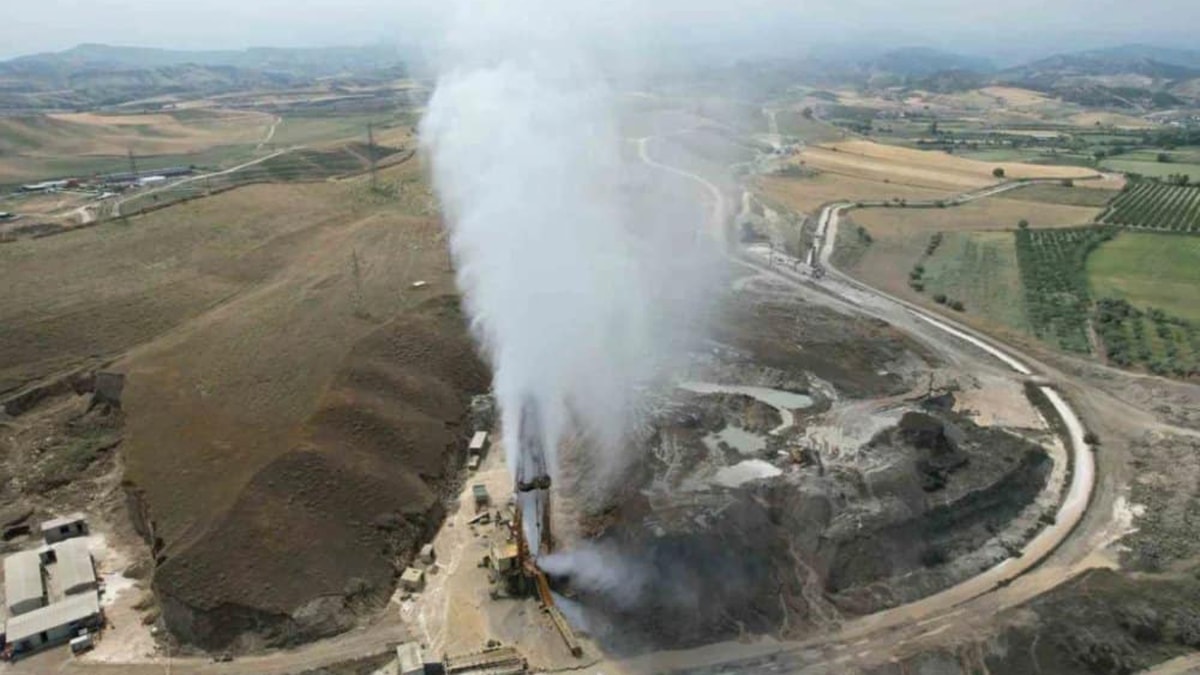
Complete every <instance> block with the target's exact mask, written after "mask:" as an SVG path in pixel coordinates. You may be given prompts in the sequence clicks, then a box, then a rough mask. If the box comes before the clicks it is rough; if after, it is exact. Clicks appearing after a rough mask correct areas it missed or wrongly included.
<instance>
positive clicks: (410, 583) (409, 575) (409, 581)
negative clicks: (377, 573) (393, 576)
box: [400, 567, 425, 592]
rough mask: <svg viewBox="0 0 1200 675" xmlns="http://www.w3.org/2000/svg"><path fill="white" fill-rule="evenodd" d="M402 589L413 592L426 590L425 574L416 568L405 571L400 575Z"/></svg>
mask: <svg viewBox="0 0 1200 675" xmlns="http://www.w3.org/2000/svg"><path fill="white" fill-rule="evenodd" d="M400 587H401V588H403V589H404V590H406V591H413V592H415V591H419V590H421V589H422V588H425V573H424V572H422V571H421V570H419V569H417V568H415V567H409V568H407V569H405V570H404V574H401V575H400Z"/></svg>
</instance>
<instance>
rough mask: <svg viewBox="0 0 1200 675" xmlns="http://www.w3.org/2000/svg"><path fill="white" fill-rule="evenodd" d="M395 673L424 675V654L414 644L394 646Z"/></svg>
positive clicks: (418, 645)
mask: <svg viewBox="0 0 1200 675" xmlns="http://www.w3.org/2000/svg"><path fill="white" fill-rule="evenodd" d="M396 672H397V673H398V674H399V675H424V674H425V654H424V653H422V651H421V645H420V644H418V643H416V642H404V643H401V644H398V645H396Z"/></svg>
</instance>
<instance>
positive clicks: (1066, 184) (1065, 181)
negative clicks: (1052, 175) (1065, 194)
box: [1062, 178, 1075, 188]
mask: <svg viewBox="0 0 1200 675" xmlns="http://www.w3.org/2000/svg"><path fill="white" fill-rule="evenodd" d="M1062 186H1063V187H1069V188H1073V187H1075V181H1073V180H1071V179H1070V178H1064V179H1062Z"/></svg>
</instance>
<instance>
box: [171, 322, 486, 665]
mask: <svg viewBox="0 0 1200 675" xmlns="http://www.w3.org/2000/svg"><path fill="white" fill-rule="evenodd" d="M488 377H489V376H488V372H487V370H486V368H485V367H484V366H483V364H482V363H481V362H480V361H479V360H478V358H477V357H476V356H475V351H474V346H473V344H472V343H471V341H470V339H469V338H468V336H467V334H466V330H465V327H464V324H463V319H462V317H461V315H460V314H459V312H458V309H457V306H456V305H454V304H453V303H452V302H450V301H448V300H445V299H438V300H434V301H431V302H430V303H429V304H428V305H427V306H426V307H424V308H423V309H422V311H420V312H418V313H416V314H414V315H409V316H407V317H405V319H404V320H403V321H394V322H392V323H389V324H387V325H385V326H383V327H381V328H380V329H378V330H377V331H375V332H374V333H372V334H371V335H369V336H368V337H367V338H365V339H364V340H362V341H361V342H360V343H359V344H358V345H357V346H356V347H355V348H354V350H353V351H352V352H351V354H350V356H349V357H348V358H347V359H346V361H345V362H344V363H343V365H342V368H341V369H340V371H339V373H338V375H337V377H336V379H335V381H334V383H333V385H332V386H331V387H330V388H329V390H328V391H327V392H326V393H325V395H324V396H323V397H322V400H321V403H320V404H319V406H318V408H317V410H316V412H315V413H314V414H313V415H312V417H311V418H310V419H309V421H308V423H307V424H306V432H305V434H304V438H303V440H302V441H301V442H299V443H298V444H297V445H296V446H295V447H293V448H292V449H290V450H289V451H287V452H285V453H283V454H282V455H281V456H279V457H278V458H276V459H275V460H274V461H272V462H270V463H269V464H267V465H266V466H264V467H263V468H262V469H261V470H259V471H258V472H257V473H256V474H255V475H254V476H253V477H252V478H251V480H250V482H249V484H248V485H247V486H246V488H245V489H244V490H243V491H242V494H241V496H240V497H239V498H238V499H237V500H236V502H235V503H234V505H233V507H232V508H231V509H230V511H229V512H228V513H227V514H226V515H225V516H224V517H223V518H221V520H220V521H219V522H217V523H216V524H215V525H214V526H213V527H212V528H211V529H210V530H209V531H207V532H205V533H204V534H203V535H201V536H200V537H199V538H198V539H197V540H195V541H194V542H193V543H192V544H191V545H190V546H188V547H187V548H185V549H183V550H180V551H178V552H174V553H172V554H170V555H168V556H166V558H165V560H163V561H162V563H161V565H160V566H159V568H158V570H157V572H156V573H155V577H154V588H155V590H156V592H157V593H158V594H159V597H160V600H161V602H162V605H163V610H164V617H165V619H166V621H167V623H168V625H169V626H170V627H171V628H172V630H173V632H174V633H175V635H176V637H178V638H179V639H181V640H183V641H184V642H187V643H192V644H196V645H199V646H202V647H206V648H212V649H215V648H225V647H227V646H229V645H230V644H241V645H246V646H249V645H252V644H255V643H258V642H260V641H261V642H263V643H266V644H271V645H281V644H291V643H294V642H297V641H302V640H307V639H313V638H316V637H320V636H324V635H328V634H332V633H336V632H339V631H341V630H345V629H346V628H348V627H349V626H350V625H352V624H353V621H354V618H355V615H356V614H357V613H359V612H361V611H363V610H365V609H370V608H374V607H378V606H379V605H380V604H381V603H382V602H384V601H386V599H387V598H388V596H389V595H390V593H391V591H392V589H393V584H394V579H395V577H396V575H397V574H398V571H400V570H402V568H403V563H404V561H405V560H407V559H408V558H410V557H411V556H412V555H413V554H414V553H415V551H416V549H417V548H418V547H419V545H420V544H421V543H423V542H424V541H425V540H426V539H427V538H429V537H430V536H431V534H432V532H433V531H434V530H435V528H436V527H437V525H438V524H439V523H440V521H441V518H442V515H443V514H442V510H441V499H440V497H441V496H442V495H443V494H444V493H445V491H446V490H447V488H448V486H449V485H450V483H452V482H453V481H454V479H455V477H456V473H455V471H454V468H455V466H456V465H457V464H458V463H459V461H460V460H461V454H462V450H461V449H462V447H464V446H463V441H464V438H465V436H466V435H467V434H468V432H469V430H468V429H466V428H465V427H464V426H463V425H462V424H461V421H462V420H463V418H464V416H465V415H466V413H467V403H468V400H469V394H470V393H472V392H479V391H482V390H484V389H486V387H487V383H488Z"/></svg>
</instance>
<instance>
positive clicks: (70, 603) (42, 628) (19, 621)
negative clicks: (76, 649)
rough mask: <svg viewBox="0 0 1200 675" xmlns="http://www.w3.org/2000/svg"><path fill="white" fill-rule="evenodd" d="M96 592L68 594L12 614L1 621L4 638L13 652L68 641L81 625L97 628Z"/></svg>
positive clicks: (21, 651) (98, 623)
mask: <svg viewBox="0 0 1200 675" xmlns="http://www.w3.org/2000/svg"><path fill="white" fill-rule="evenodd" d="M102 623H103V619H102V617H101V615H100V596H98V595H97V594H95V593H83V594H80V595H72V596H69V597H67V598H66V599H65V600H63V601H61V602H56V603H54V604H52V605H47V606H45V607H42V608H41V609H35V610H34V611H32V612H27V613H25V614H22V615H20V616H14V617H12V618H11V619H9V620H8V623H7V624H6V625H5V631H4V632H5V638H6V639H7V640H8V644H10V645H12V648H13V653H14V654H16V655H20V654H27V653H29V652H32V651H35V650H38V649H41V648H43V647H47V646H50V645H55V644H61V643H65V642H68V641H70V639H71V638H73V637H75V636H76V635H78V634H79V631H80V630H82V629H88V630H91V629H95V628H99V627H100V626H101V624H102Z"/></svg>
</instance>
